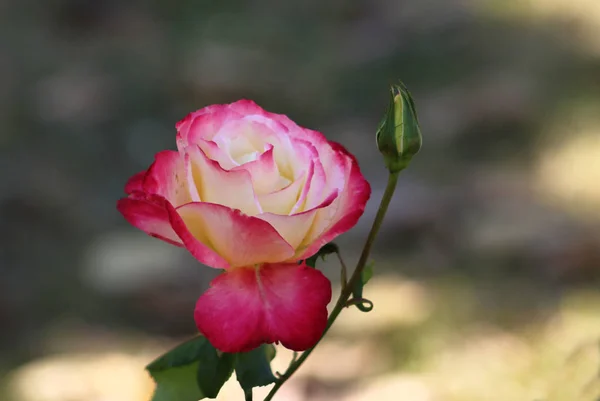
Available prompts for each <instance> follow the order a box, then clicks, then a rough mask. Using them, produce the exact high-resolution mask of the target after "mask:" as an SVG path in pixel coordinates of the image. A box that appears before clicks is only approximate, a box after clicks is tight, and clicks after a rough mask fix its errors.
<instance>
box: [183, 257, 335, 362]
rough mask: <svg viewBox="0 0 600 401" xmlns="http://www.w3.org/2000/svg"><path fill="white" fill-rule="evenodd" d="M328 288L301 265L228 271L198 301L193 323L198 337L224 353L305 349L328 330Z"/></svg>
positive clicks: (324, 280)
mask: <svg viewBox="0 0 600 401" xmlns="http://www.w3.org/2000/svg"><path fill="white" fill-rule="evenodd" d="M330 300H331V284H330V282H329V280H328V279H327V278H326V277H325V276H324V275H323V274H322V273H321V272H320V271H318V270H316V269H312V268H310V267H308V266H306V265H298V264H295V263H294V264H274V265H262V266H260V267H254V268H239V269H232V270H229V271H227V272H225V273H224V274H222V275H220V276H218V277H217V278H216V279H214V280H213V281H212V283H211V287H210V288H209V289H208V290H207V291H206V292H205V293H204V294H203V295H202V296H201V297H200V299H198V302H197V304H196V309H195V312H194V318H195V320H196V325H197V326H198V329H199V330H200V332H201V333H202V334H204V335H205V336H206V338H208V340H209V341H210V342H211V343H212V345H213V346H215V347H216V348H217V349H219V350H221V351H223V352H245V351H249V350H251V349H253V348H256V347H258V346H259V345H260V344H262V343H273V342H277V341H278V342H281V344H283V345H284V346H285V347H287V348H289V349H292V350H295V351H303V350H306V349H308V348H310V347H312V346H313V345H315V344H316V342H317V341H318V340H319V338H320V337H321V335H322V334H323V331H324V330H325V326H326V325H327V304H328V303H329V301H330Z"/></svg>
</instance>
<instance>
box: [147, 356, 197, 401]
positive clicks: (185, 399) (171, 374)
mask: <svg viewBox="0 0 600 401" xmlns="http://www.w3.org/2000/svg"><path fill="white" fill-rule="evenodd" d="M198 365H199V362H194V363H190V364H189V365H184V366H179V367H175V368H169V369H167V370H161V371H157V372H154V373H152V372H151V373H150V374H151V375H152V378H153V379H154V381H155V382H156V390H154V395H153V396H152V401H173V400H177V401H198V400H201V399H203V398H205V397H206V396H205V395H204V394H203V393H202V392H201V391H200V389H199V388H198V384H196V371H197V370H198Z"/></svg>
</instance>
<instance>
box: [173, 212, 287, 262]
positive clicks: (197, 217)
mask: <svg viewBox="0 0 600 401" xmlns="http://www.w3.org/2000/svg"><path fill="white" fill-rule="evenodd" d="M171 223H172V224H173V228H174V229H175V232H177V234H178V235H179V236H180V237H181V239H182V240H183V243H184V244H185V247H186V248H187V249H188V250H189V251H190V252H191V253H192V255H194V257H196V259H198V260H199V261H200V262H202V263H204V264H207V265H209V266H212V267H217V268H228V267H238V266H251V265H254V264H257V263H269V262H281V261H283V260H287V259H289V258H291V257H292V255H293V254H294V249H293V248H292V247H291V246H290V245H289V244H288V243H287V242H286V241H285V239H283V237H282V236H281V235H280V234H279V233H278V232H277V231H276V230H275V228H273V227H272V226H271V225H270V224H269V223H267V222H265V221H263V220H261V219H258V218H256V217H250V216H247V215H245V214H243V213H240V211H238V210H233V209H230V208H228V207H226V206H223V205H217V204H213V203H205V202H199V203H188V204H186V205H183V206H181V207H179V208H177V211H176V215H175V216H173V215H171ZM207 247H208V248H209V249H210V250H212V251H213V252H214V253H216V254H218V255H220V256H221V257H222V259H223V260H225V261H226V264H225V265H223V264H222V263H217V264H216V265H215V262H213V261H211V260H207V257H206V248H207ZM211 257H212V256H211Z"/></svg>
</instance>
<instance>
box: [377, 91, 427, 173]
mask: <svg viewBox="0 0 600 401" xmlns="http://www.w3.org/2000/svg"><path fill="white" fill-rule="evenodd" d="M421 143H422V137H421V129H420V128H419V121H418V119H417V110H416V109H415V104H414V102H413V99H412V96H411V95H410V92H409V91H408V89H406V86H404V84H403V83H400V84H398V85H392V86H391V88H390V104H389V107H388V110H387V112H386V114H385V116H384V117H383V120H382V121H381V123H380V124H379V128H378V129H377V147H378V148H379V151H380V152H381V154H382V155H383V159H384V161H385V165H386V167H387V168H388V170H389V171H390V172H391V173H397V172H399V171H401V170H403V169H405V168H406V166H408V164H409V163H410V160H411V159H412V157H413V156H414V155H416V154H417V153H418V152H419V149H421Z"/></svg>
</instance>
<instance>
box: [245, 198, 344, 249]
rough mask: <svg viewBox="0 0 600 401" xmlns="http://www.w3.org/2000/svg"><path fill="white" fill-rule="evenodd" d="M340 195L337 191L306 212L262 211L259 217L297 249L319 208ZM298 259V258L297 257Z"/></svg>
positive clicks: (327, 204)
mask: <svg viewBox="0 0 600 401" xmlns="http://www.w3.org/2000/svg"><path fill="white" fill-rule="evenodd" d="M337 197H338V195H337V192H336V193H333V194H331V195H330V196H329V198H327V199H325V201H323V203H322V204H321V205H319V206H318V207H316V208H314V209H312V210H308V211H306V212H302V213H297V214H294V215H290V216H286V215H281V214H274V213H261V214H259V215H258V216H256V217H258V218H259V219H262V220H264V221H266V222H268V223H269V224H270V225H272V226H273V227H274V228H275V229H276V230H277V232H278V233H279V234H281V236H282V237H283V238H284V239H285V240H286V241H287V243H288V244H290V245H291V246H292V248H294V249H297V248H298V247H299V246H300V244H301V243H302V240H303V239H304V238H305V237H306V235H307V233H308V230H309V229H310V228H311V226H312V224H313V221H314V218H315V215H316V214H317V213H318V211H319V209H321V208H326V207H328V206H329V205H330V204H331V203H332V202H333V201H334V200H335V199H336V198H337ZM296 260H297V259H296Z"/></svg>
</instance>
